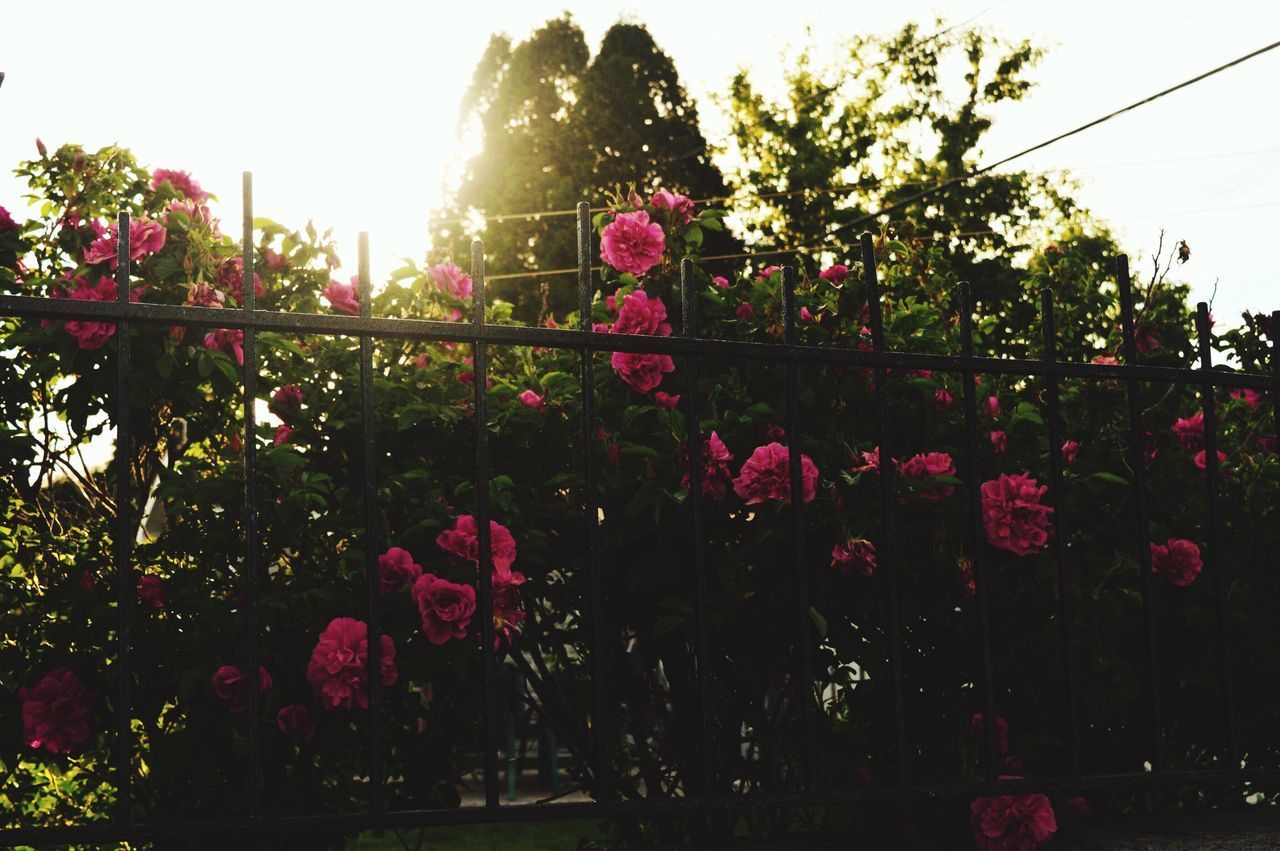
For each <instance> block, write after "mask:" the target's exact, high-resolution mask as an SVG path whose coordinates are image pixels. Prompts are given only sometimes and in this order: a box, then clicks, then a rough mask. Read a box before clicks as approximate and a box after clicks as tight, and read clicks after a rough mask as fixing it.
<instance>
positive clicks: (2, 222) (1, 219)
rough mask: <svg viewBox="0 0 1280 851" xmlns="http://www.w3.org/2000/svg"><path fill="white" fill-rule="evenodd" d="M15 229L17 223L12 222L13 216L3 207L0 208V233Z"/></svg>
mask: <svg viewBox="0 0 1280 851" xmlns="http://www.w3.org/2000/svg"><path fill="white" fill-rule="evenodd" d="M17 229H18V223H17V222H15V221H14V220H13V216H11V215H9V211H8V210H6V209H5V208H4V207H0V233H4V232H6V231H11V230H17Z"/></svg>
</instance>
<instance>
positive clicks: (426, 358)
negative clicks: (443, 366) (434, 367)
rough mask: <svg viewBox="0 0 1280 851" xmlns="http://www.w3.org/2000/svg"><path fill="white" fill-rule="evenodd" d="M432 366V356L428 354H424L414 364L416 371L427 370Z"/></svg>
mask: <svg viewBox="0 0 1280 851" xmlns="http://www.w3.org/2000/svg"><path fill="white" fill-rule="evenodd" d="M429 366H431V355H430V353H428V352H422V353H421V354H419V355H418V357H417V358H416V359H415V360H414V362H413V368H414V369H426V368H427V367H429Z"/></svg>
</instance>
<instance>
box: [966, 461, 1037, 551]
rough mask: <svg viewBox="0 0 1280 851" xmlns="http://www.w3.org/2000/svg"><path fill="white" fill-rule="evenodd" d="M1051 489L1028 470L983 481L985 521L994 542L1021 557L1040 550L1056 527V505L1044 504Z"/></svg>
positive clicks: (993, 544)
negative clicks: (1053, 518) (1054, 514)
mask: <svg viewBox="0 0 1280 851" xmlns="http://www.w3.org/2000/svg"><path fill="white" fill-rule="evenodd" d="M1048 490H1049V488H1048V487H1046V486H1044V485H1041V484H1040V483H1039V482H1037V481H1036V480H1035V479H1033V478H1032V477H1031V476H1030V475H1029V474H1026V473H1017V474H1015V475H1012V476H1010V475H1006V474H1004V473H1001V474H1000V477H999V478H998V479H992V480H991V481H989V482H983V483H982V520H983V526H984V527H985V528H986V532H987V540H988V541H989V542H990V543H991V545H992V546H993V547H997V548H999V549H1002V550H1008V551H1009V552H1011V553H1013V554H1014V555H1020V556H1025V555H1031V554H1032V553H1035V552H1039V551H1040V548H1041V547H1043V546H1044V545H1045V542H1047V541H1048V540H1049V532H1050V531H1051V530H1052V529H1053V520H1052V515H1053V507H1052V506H1049V505H1042V504H1041V503H1040V500H1041V499H1042V498H1043V497H1044V495H1045V493H1046V492H1048Z"/></svg>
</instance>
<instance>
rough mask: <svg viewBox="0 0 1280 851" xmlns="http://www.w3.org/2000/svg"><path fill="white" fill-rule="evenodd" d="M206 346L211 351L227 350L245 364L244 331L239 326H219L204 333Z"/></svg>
mask: <svg viewBox="0 0 1280 851" xmlns="http://www.w3.org/2000/svg"><path fill="white" fill-rule="evenodd" d="M204 347H205V348H206V349H208V350H210V351H214V350H216V351H220V352H226V353H227V354H229V355H231V356H233V357H234V358H235V359H236V363H237V364H239V365H240V366H244V331H242V330H240V329H239V328H217V329H215V330H213V331H210V332H209V333H208V334H205V335H204Z"/></svg>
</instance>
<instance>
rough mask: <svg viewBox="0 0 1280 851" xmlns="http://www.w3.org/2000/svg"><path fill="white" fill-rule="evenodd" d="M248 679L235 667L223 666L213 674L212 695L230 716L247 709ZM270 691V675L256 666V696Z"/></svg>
mask: <svg viewBox="0 0 1280 851" xmlns="http://www.w3.org/2000/svg"><path fill="white" fill-rule="evenodd" d="M250 688H251V686H250V685H249V682H248V679H247V678H246V677H245V675H244V674H243V673H242V672H241V671H240V669H239V668H237V667H236V666H235V665H223V666H222V667H221V668H219V669H218V670H216V671H214V673H213V693H214V694H216V695H217V696H218V698H219V699H220V700H222V702H223V703H225V704H227V711H228V712H230V713H231V714H232V715H236V714H239V713H241V712H244V711H245V710H246V709H247V708H248V707H249V689H250ZM270 689H271V675H270V674H268V673H267V669H266V668H264V667H262V666H261V665H259V666H258V694H266V693H267V692H268V691H269V690H270Z"/></svg>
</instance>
